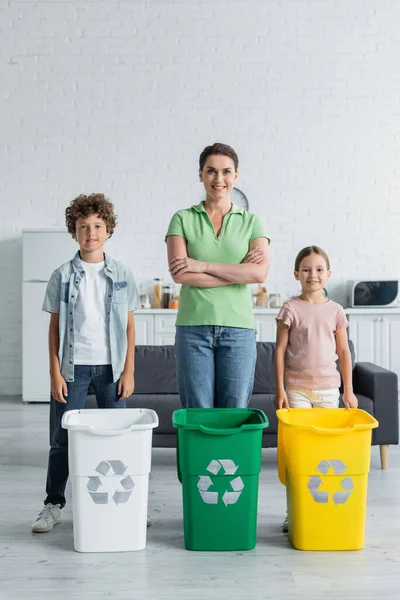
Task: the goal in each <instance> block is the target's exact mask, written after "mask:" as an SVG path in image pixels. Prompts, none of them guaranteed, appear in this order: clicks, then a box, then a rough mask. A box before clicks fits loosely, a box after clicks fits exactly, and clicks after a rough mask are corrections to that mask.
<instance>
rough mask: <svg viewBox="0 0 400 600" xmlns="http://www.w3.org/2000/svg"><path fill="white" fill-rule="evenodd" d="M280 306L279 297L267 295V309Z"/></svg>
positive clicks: (278, 295) (277, 295)
mask: <svg viewBox="0 0 400 600" xmlns="http://www.w3.org/2000/svg"><path fill="white" fill-rule="evenodd" d="M280 306H281V295H280V294H270V295H269V308H280Z"/></svg>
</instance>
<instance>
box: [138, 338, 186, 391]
mask: <svg viewBox="0 0 400 600" xmlns="http://www.w3.org/2000/svg"><path fill="white" fill-rule="evenodd" d="M177 393H178V384H177V381H176V365H175V355H174V347H173V346H136V352H135V394H177Z"/></svg>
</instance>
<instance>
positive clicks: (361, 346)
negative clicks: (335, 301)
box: [349, 315, 384, 366]
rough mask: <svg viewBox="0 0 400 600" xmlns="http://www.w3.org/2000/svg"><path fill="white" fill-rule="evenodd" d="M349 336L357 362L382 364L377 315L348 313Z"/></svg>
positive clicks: (380, 323)
mask: <svg viewBox="0 0 400 600" xmlns="http://www.w3.org/2000/svg"><path fill="white" fill-rule="evenodd" d="M349 337H350V339H351V340H352V342H353V343H354V349H355V353H356V361H357V362H372V363H375V364H376V365H379V366H384V365H383V364H382V362H383V357H382V321H381V317H380V316H379V315H349Z"/></svg>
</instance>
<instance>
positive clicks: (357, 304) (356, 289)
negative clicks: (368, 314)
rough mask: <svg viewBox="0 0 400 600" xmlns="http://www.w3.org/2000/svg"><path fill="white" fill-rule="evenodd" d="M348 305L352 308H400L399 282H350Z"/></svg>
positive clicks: (348, 285) (376, 280) (375, 280)
mask: <svg viewBox="0 0 400 600" xmlns="http://www.w3.org/2000/svg"><path fill="white" fill-rule="evenodd" d="M347 304H348V306H349V307H352V308H387V307H393V306H399V305H400V297H399V282H398V280H395V279H390V280H387V279H384V280H378V279H370V280H364V281H348V283H347Z"/></svg>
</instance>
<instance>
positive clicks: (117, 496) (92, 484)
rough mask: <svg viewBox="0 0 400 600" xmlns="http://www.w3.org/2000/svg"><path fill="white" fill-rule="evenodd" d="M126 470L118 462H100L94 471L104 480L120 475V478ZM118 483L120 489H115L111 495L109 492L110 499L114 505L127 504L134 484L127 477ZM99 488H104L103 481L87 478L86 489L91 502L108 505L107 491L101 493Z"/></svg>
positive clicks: (96, 477) (99, 478)
mask: <svg viewBox="0 0 400 600" xmlns="http://www.w3.org/2000/svg"><path fill="white" fill-rule="evenodd" d="M127 468H128V467H126V466H125V465H124V463H123V462H122V461H120V460H108V461H105V460H102V461H101V462H100V463H99V464H98V465H97V467H96V471H97V472H98V473H100V475H102V476H103V477H105V478H107V476H109V477H110V476H113V475H121V477H122V476H123V475H124V474H125V471H126V470H127ZM119 483H120V485H121V488H122V489H116V490H115V491H114V492H113V493H112V492H110V495H111V494H112V499H113V500H114V502H115V504H116V505H118V504H124V503H125V502H128V500H129V497H130V495H131V494H132V491H133V488H134V487H135V484H134V482H133V481H132V479H131V477H130V476H129V475H128V476H127V477H123V478H122V479H121V480H120V482H119ZM101 487H104V481H103V480H102V478H101V477H98V476H94V477H89V481H88V482H87V484H86V488H87V490H88V492H89V494H90V496H91V498H92V500H93V502H94V503H95V504H108V498H109V493H108V492H107V491H101V490H100V488H101Z"/></svg>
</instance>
